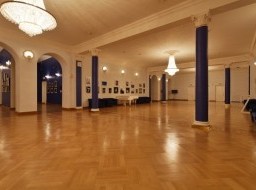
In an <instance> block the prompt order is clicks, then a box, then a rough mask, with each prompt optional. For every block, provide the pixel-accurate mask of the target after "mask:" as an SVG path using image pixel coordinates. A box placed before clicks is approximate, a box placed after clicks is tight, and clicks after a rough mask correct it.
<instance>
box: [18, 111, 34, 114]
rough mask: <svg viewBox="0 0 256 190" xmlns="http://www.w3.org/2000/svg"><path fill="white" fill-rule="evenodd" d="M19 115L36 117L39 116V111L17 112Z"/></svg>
mask: <svg viewBox="0 0 256 190" xmlns="http://www.w3.org/2000/svg"><path fill="white" fill-rule="evenodd" d="M15 113H16V114H17V115H35V114H38V112H37V111H29V112H15Z"/></svg>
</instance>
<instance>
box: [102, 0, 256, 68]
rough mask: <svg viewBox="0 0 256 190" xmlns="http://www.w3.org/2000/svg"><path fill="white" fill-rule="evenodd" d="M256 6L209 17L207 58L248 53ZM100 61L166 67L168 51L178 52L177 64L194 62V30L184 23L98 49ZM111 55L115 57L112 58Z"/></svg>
mask: <svg viewBox="0 0 256 190" xmlns="http://www.w3.org/2000/svg"><path fill="white" fill-rule="evenodd" d="M255 10H256V4H253V5H249V6H245V7H242V8H238V9H234V10H232V11H228V12H224V13H220V14H217V15H213V16H212V21H211V23H210V24H209V45H208V47H209V49H208V53H209V58H210V59H215V58H221V57H229V56H236V55H241V54H246V53H249V51H250V46H251V42H252V40H253V37H254V34H255V31H256V11H255ZM100 49H101V50H102V53H101V57H102V58H103V59H106V60H108V61H111V62H119V63H121V64H123V65H126V64H132V65H134V66H138V65H140V66H143V67H151V66H158V65H164V64H167V58H168V54H165V53H164V52H166V51H168V50H178V53H176V56H175V57H176V61H177V63H178V64H179V63H183V62H191V61H194V60H195V27H194V24H193V23H192V21H190V20H186V21H183V22H181V23H178V24H176V25H175V26H173V25H171V26H169V27H168V26H165V27H162V28H160V29H157V30H153V31H150V32H146V33H143V34H141V35H137V36H134V37H131V38H128V39H125V40H121V41H119V42H116V43H112V44H109V45H106V46H103V47H101V48H100ZM113 55H114V56H113Z"/></svg>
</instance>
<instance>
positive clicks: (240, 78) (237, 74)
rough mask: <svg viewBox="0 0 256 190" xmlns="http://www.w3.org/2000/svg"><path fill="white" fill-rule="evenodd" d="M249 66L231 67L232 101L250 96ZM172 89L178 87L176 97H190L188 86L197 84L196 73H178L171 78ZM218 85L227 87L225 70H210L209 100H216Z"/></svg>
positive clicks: (185, 98) (238, 100)
mask: <svg viewBox="0 0 256 190" xmlns="http://www.w3.org/2000/svg"><path fill="white" fill-rule="evenodd" d="M248 77H249V76H248V68H231V101H236V102H240V101H242V100H243V99H246V97H247V96H248V80H249V79H248ZM171 83H172V84H171V86H172V89H177V90H178V94H177V95H175V99H182V100H187V99H188V87H189V86H195V73H178V74H176V75H175V76H173V77H172V79H171ZM216 86H224V87H225V71H224V69H223V70H218V71H210V72H209V100H210V101H215V100H216V98H215V94H216Z"/></svg>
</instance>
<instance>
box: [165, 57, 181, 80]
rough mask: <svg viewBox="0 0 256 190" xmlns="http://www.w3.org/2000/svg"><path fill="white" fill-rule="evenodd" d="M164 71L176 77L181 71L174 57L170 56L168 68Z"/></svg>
mask: <svg viewBox="0 0 256 190" xmlns="http://www.w3.org/2000/svg"><path fill="white" fill-rule="evenodd" d="M164 71H165V72H167V73H168V74H169V75H171V76H173V75H175V73H176V72H178V71H179V69H178V68H177V66H176V64H175V58H174V55H169V62H168V67H167V69H165V70H164Z"/></svg>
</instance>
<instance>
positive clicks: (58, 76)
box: [37, 55, 62, 110]
mask: <svg viewBox="0 0 256 190" xmlns="http://www.w3.org/2000/svg"><path fill="white" fill-rule="evenodd" d="M37 102H38V105H42V104H45V105H56V106H57V107H60V106H61V105H62V67H61V64H60V63H59V62H58V60H57V59H55V58H54V57H52V56H49V55H44V56H42V57H41V58H40V59H39V61H38V63H37ZM39 110H40V108H39Z"/></svg>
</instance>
